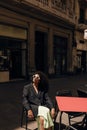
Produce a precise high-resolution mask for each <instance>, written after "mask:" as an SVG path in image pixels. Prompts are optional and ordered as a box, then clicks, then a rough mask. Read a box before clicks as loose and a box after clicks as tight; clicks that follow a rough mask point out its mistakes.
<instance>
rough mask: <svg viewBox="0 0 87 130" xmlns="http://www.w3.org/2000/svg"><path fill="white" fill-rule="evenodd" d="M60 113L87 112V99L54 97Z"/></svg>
mask: <svg viewBox="0 0 87 130" xmlns="http://www.w3.org/2000/svg"><path fill="white" fill-rule="evenodd" d="M56 101H57V105H58V108H59V110H60V111H61V112H87V98H81V97H63V96H56Z"/></svg>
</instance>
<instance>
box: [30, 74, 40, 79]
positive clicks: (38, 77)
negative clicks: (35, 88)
mask: <svg viewBox="0 0 87 130" xmlns="http://www.w3.org/2000/svg"><path fill="white" fill-rule="evenodd" d="M32 77H33V78H37V79H40V76H39V75H38V74H35V75H33V76H32Z"/></svg>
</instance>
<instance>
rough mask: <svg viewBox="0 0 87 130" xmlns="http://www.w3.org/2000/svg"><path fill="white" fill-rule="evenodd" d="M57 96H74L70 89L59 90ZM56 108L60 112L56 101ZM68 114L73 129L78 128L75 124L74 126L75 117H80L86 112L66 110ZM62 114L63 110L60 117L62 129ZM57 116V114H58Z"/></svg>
mask: <svg viewBox="0 0 87 130" xmlns="http://www.w3.org/2000/svg"><path fill="white" fill-rule="evenodd" d="M56 96H69V97H70V96H72V93H71V91H70V90H61V91H57V93H56ZM55 109H56V112H57V113H58V108H57V103H56V102H55ZM65 113H67V114H68V121H69V127H70V128H71V129H73V130H77V129H76V128H74V126H72V119H74V118H75V117H79V116H81V115H83V114H84V113H82V112H65ZM62 114H63V112H61V115H60V119H59V122H60V123H59V129H60V124H61V122H62ZM56 117H57V116H56ZM77 123H81V122H75V124H77ZM69 127H66V129H69Z"/></svg>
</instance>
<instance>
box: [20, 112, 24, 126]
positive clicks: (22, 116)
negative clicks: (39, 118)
mask: <svg viewBox="0 0 87 130" xmlns="http://www.w3.org/2000/svg"><path fill="white" fill-rule="evenodd" d="M23 118H24V110H22V115H21V127H22V125H23Z"/></svg>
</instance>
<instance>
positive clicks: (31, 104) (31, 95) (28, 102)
mask: <svg viewBox="0 0 87 130" xmlns="http://www.w3.org/2000/svg"><path fill="white" fill-rule="evenodd" d="M23 105H24V107H25V108H26V109H27V110H30V109H31V110H32V111H33V114H34V116H35V117H36V116H37V113H38V106H46V107H48V108H49V109H52V108H53V104H52V101H51V99H50V97H49V96H48V93H47V92H45V91H41V90H39V91H38V94H37V93H36V91H35V89H34V87H33V85H32V83H31V84H28V85H25V86H24V89H23Z"/></svg>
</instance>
